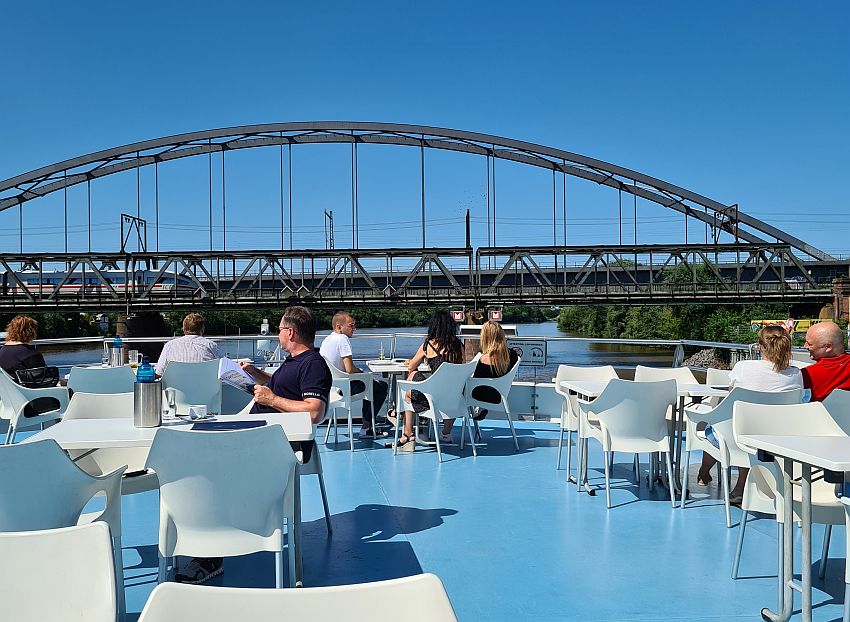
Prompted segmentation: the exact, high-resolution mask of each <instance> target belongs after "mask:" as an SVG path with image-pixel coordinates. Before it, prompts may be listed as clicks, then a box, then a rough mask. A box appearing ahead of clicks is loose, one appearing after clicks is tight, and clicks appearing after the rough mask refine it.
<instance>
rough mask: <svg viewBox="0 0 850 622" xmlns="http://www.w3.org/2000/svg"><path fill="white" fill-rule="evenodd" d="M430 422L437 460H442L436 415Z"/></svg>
mask: <svg viewBox="0 0 850 622" xmlns="http://www.w3.org/2000/svg"><path fill="white" fill-rule="evenodd" d="M431 423H433V424H434V440H435V442H436V443H437V462H442V461H443V452H442V450H441V449H440V431H439V430H438V429H437V418H436V416H435V417H434V418H433V419H431Z"/></svg>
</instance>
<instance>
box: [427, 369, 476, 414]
mask: <svg viewBox="0 0 850 622" xmlns="http://www.w3.org/2000/svg"><path fill="white" fill-rule="evenodd" d="M476 365H478V363H477V362H476V361H470V362H469V363H442V364H441V365H440V366H439V367H438V368H437V371H435V372H434V373H433V374H432V375H431V376H430V377H428V378H427V379H426V380H425V383H426V384H425V386H422V387H421V388H420V389H419V390H420V391H422V393H427V394H428V395H430V396H431V397H432V398H433V400H434V408H435V409H436V411H437V412H435V413H434V414H435V415H438V416H439V417H443V418H447V419H455V418H458V417H461V416H463V413H464V412H466V398H465V397H464V395H463V389H464V387H465V386H466V381H467V380H469V379H470V378H471V377H472V374H473V373H474V372H475V367H476Z"/></svg>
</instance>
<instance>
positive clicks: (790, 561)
mask: <svg viewBox="0 0 850 622" xmlns="http://www.w3.org/2000/svg"><path fill="white" fill-rule="evenodd" d="M782 461H783V465H782V466H783V468H782V490H783V491H784V493H783V494H784V496H785V504H784V508H783V512H782V520H783V521H784V522H783V524H782V568H780V569H779V572H780V573H781V576H782V581H781V588H780V590H781V594H780V596H781V599H782V611H781V612H780V613H775V612H773V611H771V610H770V609H768V608H767V607H765V608H764V609H762V610H761V617H762V619H763V620H765V622H788V620H789V619H790V618H791V613H792V611H793V609H794V588H793V585H794V583H793V580H794V512H793V511H794V501H793V500H794V489H793V486H792V484H791V478H792V476H793V474H794V461H793V460H791V459H790V458H783V459H782ZM809 486H810V487H811V471H809ZM810 490H811V488H809V491H810ZM803 494H804V495H805V494H806V493H805V492H804V493H803ZM803 505H804V506H805V505H806V500H805V499H804V500H803ZM804 516H805V511H804ZM804 520H805V518H804ZM809 520H810V521H811V506H809ZM809 529H810V530H811V522H810V523H809ZM809 544H810V545H811V532H810V533H809ZM804 548H805V544H804ZM809 557H810V558H811V549H810V550H809ZM808 620H809V621H811V609H809V618H808Z"/></svg>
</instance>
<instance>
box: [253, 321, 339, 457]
mask: <svg viewBox="0 0 850 622" xmlns="http://www.w3.org/2000/svg"><path fill="white" fill-rule="evenodd" d="M279 328H280V334H279V337H278V338H279V339H280V347H281V349H283V350H286V351H287V352H288V353H289V357H288V358H287V359H286V360H285V361H284V362H283V364H282V365H281V366H280V367H279V368H278V369H277V370H276V371H275V372H274V374H272V375H269V374H267V373H266V372H264V371H262V370H259V369H257V368H256V367H254V366H253V365H251V364H250V363H243V364H242V369H244V370H245V371H246V372H247V373H248V374H250V375H251V377H252V378H253V379H254V380H256V381H257V384H256V385H254V407H253V408H252V409H251V412H252V413H271V412H296V411H297V412H304V411H306V412H308V413H310V418H311V419H312V420H313V423H319V422H320V421H321V420H322V418H323V417H324V415H325V408H326V407H327V404H328V395H329V393H330V390H331V371H330V370H329V369H328V365H327V363H325V359H323V358H322V357H321V355H320V354H319V352H318V351H317V350H316V347H315V345H314V343H313V342H314V340H315V338H316V319H315V318H314V317H313V314H312V313H311V312H310V310H309V309H307V308H306V307H289V308H287V309H286V311H284V313H283V317H282V318H281V319H280V326H279ZM306 458H307V457H306V456H305V459H306ZM305 461H306V460H305Z"/></svg>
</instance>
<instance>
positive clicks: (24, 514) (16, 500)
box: [0, 439, 121, 531]
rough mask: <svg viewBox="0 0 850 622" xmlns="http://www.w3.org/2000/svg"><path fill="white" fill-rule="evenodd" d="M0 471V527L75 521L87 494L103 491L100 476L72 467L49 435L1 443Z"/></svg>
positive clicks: (19, 528) (62, 524)
mask: <svg viewBox="0 0 850 622" xmlns="http://www.w3.org/2000/svg"><path fill="white" fill-rule="evenodd" d="M0 473H2V474H3V476H2V477H0V531H22V530H31V529H55V528H57V527H70V526H72V525H76V524H77V520H79V518H80V514H82V512H83V508H84V507H85V506H86V504H87V503H88V502H89V501H90V500H91V499H92V497H94V496H95V495H96V494H97V493H99V492H105V491H107V486H106V484H107V482H106V481H105V480H103V479H98V478H95V477H92V476H91V475H89V474H87V473H85V472H84V471H83V470H82V469H80V468H79V467H77V465H76V464H74V463H73V462H72V461H71V459H70V458H69V457H68V456H67V455H66V454H65V452H64V451H62V449H61V448H60V447H59V445H58V444H57V443H56V441H54V440H51V439H45V440H42V441H34V442H25V443H19V444H17V445H6V446H2V447H0ZM117 484H118V491H119V492H118V495H117V497H118V498H120V488H121V483H120V479H119V481H118V482H117Z"/></svg>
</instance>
